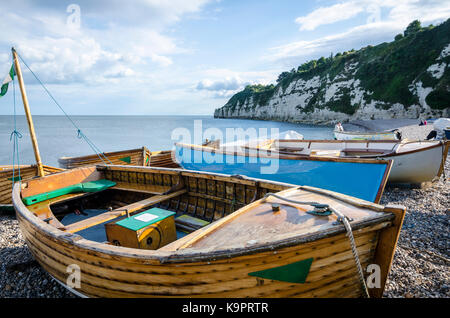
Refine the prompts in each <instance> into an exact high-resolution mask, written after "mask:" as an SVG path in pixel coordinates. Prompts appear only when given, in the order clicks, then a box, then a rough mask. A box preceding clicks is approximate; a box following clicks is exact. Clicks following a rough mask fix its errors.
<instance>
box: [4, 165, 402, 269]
mask: <svg viewBox="0 0 450 318" xmlns="http://www.w3.org/2000/svg"><path fill="white" fill-rule="evenodd" d="M100 167H101V166H100ZM125 167H127V168H132V167H133V166H125ZM136 167H138V166H136ZM139 168H144V169H146V170H147V169H148V170H152V169H157V170H169V171H170V170H174V169H167V168H147V167H139ZM177 170H180V172H183V171H186V170H182V169H177ZM70 172H71V171H70V170H68V171H65V172H63V173H70ZM188 172H190V173H192V172H196V171H188ZM196 173H197V174H200V175H201V174H202V173H198V172H196ZM211 174H213V175H214V173H211ZM222 176H226V175H222ZM44 178H45V177H44ZM244 178H247V177H244ZM239 179H240V178H239ZM251 179H253V180H254V181H258V180H259V179H256V178H251ZM263 181H264V182H266V183H272V182H267V180H263ZM274 183H278V184H283V183H280V182H274ZM284 185H287V186H292V188H296V187H297V186H295V185H290V184H284ZM330 192H333V191H330ZM335 195H336V197H335V198H334V199H336V200H339V195H340V194H339V193H335ZM358 200H359V199H358ZM360 201H363V202H365V203H366V204H367V206H366V208H368V209H373V210H375V211H377V212H379V213H380V216H379V217H376V218H371V219H369V220H365V221H359V222H356V223H353V224H352V229H353V230H358V229H361V228H364V227H366V226H369V225H370V224H378V223H382V222H383V221H389V220H392V219H393V218H394V215H393V213H392V212H390V211H386V209H387V207H383V211H380V210H379V205H377V204H373V203H372V202H368V201H364V200H360ZM13 205H14V208H15V210H16V215H17V218H18V220H19V223H20V222H21V221H22V222H28V223H29V224H30V225H31V226H32V227H33V228H35V230H36V231H38V232H40V233H41V234H42V235H45V236H47V237H49V238H50V239H52V240H54V241H56V242H58V241H60V242H62V243H65V244H69V245H71V246H73V247H76V248H79V249H81V250H88V251H92V252H97V253H99V254H100V255H101V254H105V256H106V255H108V256H112V257H115V256H116V257H117V256H118V257H124V258H128V259H132V260H137V259H139V260H141V261H156V262H158V263H160V264H162V263H185V262H188V263H189V262H205V261H213V260H218V259H226V258H232V257H239V256H243V255H250V254H255V253H261V252H265V251H271V250H274V249H281V248H284V247H289V246H295V245H301V244H303V243H307V242H312V241H316V240H320V239H322V238H326V237H329V236H334V235H339V234H342V233H345V228H344V227H343V226H342V227H341V226H339V227H334V228H332V229H330V230H329V231H328V232H324V231H322V232H318V233H317V234H315V235H314V236H312V235H310V234H302V235H297V236H293V237H290V238H287V239H282V240H278V241H273V242H266V243H263V244H260V245H255V246H252V247H248V246H239V247H235V248H228V249H222V250H216V251H214V252H211V250H209V249H208V248H205V249H204V251H202V249H180V250H176V251H162V250H142V249H134V248H126V247H120V246H114V245H107V244H104V243H99V242H95V241H91V240H87V239H85V238H83V237H81V236H80V235H78V234H72V233H67V232H65V231H63V230H60V229H58V228H56V227H54V226H52V225H50V224H47V223H46V222H44V221H43V220H41V219H39V218H38V217H36V216H34V215H33V213H32V212H31V211H30V210H29V209H28V208H27V207H26V206H25V204H24V203H23V202H22V200H21V188H20V184H19V183H16V184H15V186H14V190H13ZM372 205H373V207H372V208H371V206H372ZM237 211H238V210H237ZM381 213H383V214H381ZM232 214H233V213H232ZM232 214H230V215H232ZM21 219H22V220H21ZM212 224H214V223H212ZM205 229H206V227H205ZM100 255H99V256H100ZM105 256H103V257H105Z"/></svg>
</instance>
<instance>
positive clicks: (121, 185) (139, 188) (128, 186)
mask: <svg viewBox="0 0 450 318" xmlns="http://www.w3.org/2000/svg"><path fill="white" fill-rule="evenodd" d="M111 189H117V190H123V191H133V192H141V193H149V194H163V193H164V192H167V191H168V190H169V189H170V187H169V186H163V185H156V184H137V183H128V182H120V181H117V182H116V185H115V186H114V187H112V188H111Z"/></svg>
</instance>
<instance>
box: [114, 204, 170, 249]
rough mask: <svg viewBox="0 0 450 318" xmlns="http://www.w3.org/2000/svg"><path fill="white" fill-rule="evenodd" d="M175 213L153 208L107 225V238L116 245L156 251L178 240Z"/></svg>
mask: <svg viewBox="0 0 450 318" xmlns="http://www.w3.org/2000/svg"><path fill="white" fill-rule="evenodd" d="M174 215H175V212H172V211H167V210H164V209H160V208H152V209H149V210H147V211H144V212H141V213H139V214H136V215H133V216H130V217H127V218H124V219H121V220H119V221H116V222H111V223H107V224H105V230H106V237H107V238H108V241H109V242H111V243H112V244H114V245H119V246H124V247H131V248H143V249H149V250H156V249H158V248H160V247H163V246H164V245H167V244H169V243H171V242H173V241H175V240H176V239H177V234H176V229H175V221H174Z"/></svg>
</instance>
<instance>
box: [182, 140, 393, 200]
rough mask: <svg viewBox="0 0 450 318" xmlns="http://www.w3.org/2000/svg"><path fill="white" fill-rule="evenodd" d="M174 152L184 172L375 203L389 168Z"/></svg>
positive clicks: (333, 162)
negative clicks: (237, 177)
mask: <svg viewBox="0 0 450 318" xmlns="http://www.w3.org/2000/svg"><path fill="white" fill-rule="evenodd" d="M189 152H190V153H189ZM175 153H176V158H177V161H178V162H180V164H181V166H182V167H183V168H185V169H189V170H198V171H209V172H217V173H223V174H241V175H245V176H248V177H253V178H259V179H267V180H273V181H279V182H286V183H292V184H296V185H307V186H313V187H317V188H322V189H327V190H331V191H336V192H339V193H343V194H347V195H350V196H354V197H356V198H360V199H363V200H367V201H371V202H375V200H376V197H377V193H378V190H379V188H380V185H381V183H382V181H383V176H384V173H385V171H386V169H387V163H386V164H384V163H380V164H375V163H356V162H335V161H319V160H317V161H314V160H289V159H277V158H272V159H267V158H259V157H248V156H240V155H239V156H235V155H227V154H222V153H210V152H202V151H201V150H197V149H190V148H183V147H180V146H178V145H177V147H176V150H175Z"/></svg>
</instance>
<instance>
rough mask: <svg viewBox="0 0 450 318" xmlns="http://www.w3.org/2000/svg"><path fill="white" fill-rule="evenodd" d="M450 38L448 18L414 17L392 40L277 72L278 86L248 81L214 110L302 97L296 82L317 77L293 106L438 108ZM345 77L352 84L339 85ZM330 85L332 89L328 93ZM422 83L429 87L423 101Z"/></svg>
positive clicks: (446, 95)
mask: <svg viewBox="0 0 450 318" xmlns="http://www.w3.org/2000/svg"><path fill="white" fill-rule="evenodd" d="M449 43H450V19H448V20H447V21H446V22H444V23H442V24H440V25H438V26H428V27H421V26H420V22H419V21H414V22H412V23H411V24H410V25H409V26H408V28H407V29H406V30H405V32H404V33H403V34H399V35H397V36H396V37H395V40H394V41H392V42H389V43H381V44H379V45H375V46H371V45H369V46H367V47H364V48H361V49H359V50H351V51H347V52H343V53H337V54H336V55H334V56H333V55H331V56H329V57H322V58H320V59H318V60H312V61H308V62H307V63H304V64H302V65H300V66H299V67H298V68H297V69H292V70H291V71H288V72H283V73H281V74H280V75H279V77H278V79H277V83H276V85H272V84H271V85H267V86H264V85H249V86H247V87H245V89H244V90H242V91H241V92H238V93H237V94H235V95H234V96H232V97H231V98H230V100H229V101H228V102H227V103H226V104H225V105H224V106H223V107H222V108H219V109H218V110H216V112H215V116H216V117H227V116H221V114H222V115H223V114H225V113H226V114H232V113H233V112H234V111H236V110H238V109H239V108H242V107H245V109H246V111H247V113H248V112H250V113H251V111H252V110H257V109H258V108H264V107H266V106H269V105H270V103H271V101H272V102H273V101H274V99H276V98H277V97H279V96H282V95H286V94H293V93H294V92H295V93H296V94H297V95H298V96H300V95H301V94H302V91H301V90H302V89H304V90H305V88H304V86H302V87H301V88H300V89H298V85H297V86H296V85H295V84H296V83H295V82H297V81H299V80H302V81H304V82H305V81H309V80H311V79H318V80H317V81H318V84H317V87H315V89H314V90H309V91H307V90H305V91H304V92H303V93H305V94H306V93H307V94H309V95H308V98H306V102H305V103H303V104H301V105H300V104H299V105H298V106H297V107H296V108H297V110H298V111H299V112H301V113H311V112H314V111H315V110H318V109H327V110H330V111H333V112H339V113H344V114H347V115H352V114H355V112H356V111H357V110H358V109H359V108H360V107H361V106H362V103H364V104H369V103H372V104H373V105H374V106H375V107H376V108H379V109H385V110H388V109H389V108H390V107H392V105H394V104H397V103H398V104H401V105H403V107H404V108H405V109H407V108H408V107H410V106H411V105H422V106H423V104H426V105H427V107H429V108H431V109H434V110H442V109H445V108H448V107H449V104H450V70H449V65H450V52H446V50H447V49H448V50H450V46H449ZM442 52H444V53H446V54H442ZM317 81H316V82H317ZM345 81H347V82H351V83H352V85H347V86H346V85H341V84H342V83H344V82H345ZM340 83H341V84H340ZM333 85H334V87H333ZM330 88H332V89H333V93H332V94H334V96H331V97H330V94H331V93H330ZM422 88H428V91H427V94H426V97H425V98H423V99H424V100H421V96H424V94H422V91H421V90H422ZM355 90H357V91H358V92H355ZM430 90H431V91H430ZM358 94H359V95H361V96H359V95H358ZM355 95H358V96H359V97H358V98H356V97H355ZM276 103H278V102H276ZM231 117H233V116H231ZM247 117H248V116H247ZM250 117H251V116H250Z"/></svg>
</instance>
